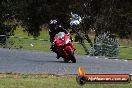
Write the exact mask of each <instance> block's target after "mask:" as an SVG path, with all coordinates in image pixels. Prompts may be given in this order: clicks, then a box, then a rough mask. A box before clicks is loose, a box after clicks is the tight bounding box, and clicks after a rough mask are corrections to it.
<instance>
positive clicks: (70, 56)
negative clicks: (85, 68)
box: [67, 48, 76, 63]
mask: <svg viewBox="0 0 132 88" xmlns="http://www.w3.org/2000/svg"><path fill="white" fill-rule="evenodd" d="M67 54H68V58H69V59H70V60H71V61H72V63H76V59H75V56H74V54H73V53H72V52H71V50H70V49H69V48H68V49H67Z"/></svg>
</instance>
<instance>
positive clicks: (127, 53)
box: [119, 48, 132, 59]
mask: <svg viewBox="0 0 132 88" xmlns="http://www.w3.org/2000/svg"><path fill="white" fill-rule="evenodd" d="M119 57H121V58H122V59H124V58H125V59H132V48H120V50H119Z"/></svg>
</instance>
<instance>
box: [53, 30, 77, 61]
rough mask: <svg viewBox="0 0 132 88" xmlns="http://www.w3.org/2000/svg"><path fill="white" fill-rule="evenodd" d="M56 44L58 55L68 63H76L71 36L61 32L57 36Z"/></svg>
mask: <svg viewBox="0 0 132 88" xmlns="http://www.w3.org/2000/svg"><path fill="white" fill-rule="evenodd" d="M54 42H55V49H56V51H57V53H58V54H59V55H60V56H61V57H62V58H63V59H64V61H65V62H66V63H68V62H69V61H72V62H73V63H76V59H75V56H74V51H75V48H74V47H73V43H72V42H71V38H70V36H69V35H67V34H65V33H64V32H59V33H58V34H56V35H55V37H54Z"/></svg>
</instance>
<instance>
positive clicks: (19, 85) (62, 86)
mask: <svg viewBox="0 0 132 88" xmlns="http://www.w3.org/2000/svg"><path fill="white" fill-rule="evenodd" d="M0 88H132V83H130V84H85V85H83V86H80V85H78V84H77V82H76V76H53V75H6V74H2V75H0Z"/></svg>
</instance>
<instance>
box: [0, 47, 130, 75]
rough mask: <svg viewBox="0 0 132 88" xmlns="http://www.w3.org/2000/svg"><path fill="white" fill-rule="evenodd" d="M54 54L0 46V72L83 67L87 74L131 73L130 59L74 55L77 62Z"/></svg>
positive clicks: (47, 71) (67, 71)
mask: <svg viewBox="0 0 132 88" xmlns="http://www.w3.org/2000/svg"><path fill="white" fill-rule="evenodd" d="M55 57H56V54H54V53H52V52H49V53H46V52H35V51H26V50H15V49H10V50H9V49H2V48H0V73H22V74H23V73H26V74H77V73H78V67H79V66H81V67H83V68H84V69H85V70H86V72H87V74H96V73H98V74H102V73H103V74H111V73H113V74H132V61H126V60H117V59H116V60H115V59H107V58H103V57H102V58H97V57H89V56H78V55H76V56H75V57H76V59H77V63H64V61H63V59H62V58H60V59H59V60H57V59H56V58H55Z"/></svg>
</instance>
